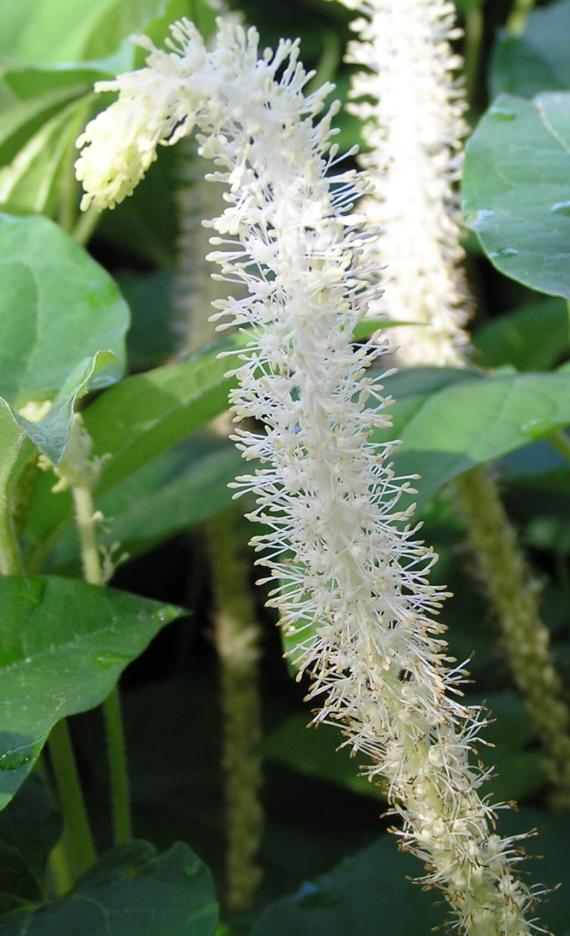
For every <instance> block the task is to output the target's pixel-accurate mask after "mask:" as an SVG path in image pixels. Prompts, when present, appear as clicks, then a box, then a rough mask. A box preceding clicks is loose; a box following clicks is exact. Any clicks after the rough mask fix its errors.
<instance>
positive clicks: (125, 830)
mask: <svg viewBox="0 0 570 936" xmlns="http://www.w3.org/2000/svg"><path fill="white" fill-rule="evenodd" d="M72 493H73V503H74V506H75V520H76V524H77V531H78V534H79V540H80V544H81V559H82V562H83V573H84V576H85V580H86V581H87V582H89V583H90V584H91V585H103V584H104V579H103V571H102V568H101V561H100V558H99V550H98V548H97V537H96V535H95V510H94V505H93V496H92V494H91V490H90V489H89V488H88V487H73V488H72ZM102 708H103V718H104V721H105V733H106V736H107V754H108V758H109V769H110V774H111V777H110V779H111V799H112V803H113V830H114V841H115V844H116V845H123V844H124V843H125V842H128V841H129V840H130V839H131V838H132V826H131V808H130V793H129V776H128V770H127V752H126V745H125V734H124V729H123V721H122V716H121V702H120V696H119V689H118V686H115V688H114V689H113V691H112V692H111V693H110V695H109V696H108V698H107V699H106V700H105V702H104V703H103V707H102Z"/></svg>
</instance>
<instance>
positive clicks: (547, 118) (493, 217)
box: [463, 92, 570, 299]
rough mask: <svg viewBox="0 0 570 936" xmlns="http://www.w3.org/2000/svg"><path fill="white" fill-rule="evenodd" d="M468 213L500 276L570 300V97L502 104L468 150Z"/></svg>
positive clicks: (501, 100) (500, 101) (465, 189)
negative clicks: (508, 277) (502, 274)
mask: <svg viewBox="0 0 570 936" xmlns="http://www.w3.org/2000/svg"><path fill="white" fill-rule="evenodd" d="M463 207H464V211H465V215H466V218H465V221H466V224H467V226H468V227H470V228H471V229H472V230H474V231H476V233H477V235H478V237H479V240H480V242H481V245H482V247H483V249H484V251H485V253H486V254H487V256H488V257H489V259H490V260H491V261H492V263H493V264H494V266H496V267H497V269H499V270H500V271H501V272H502V273H504V274H505V275H506V276H510V277H511V278H512V279H515V280H518V281H519V282H521V283H524V285H525V286H530V288H531V289H536V290H538V291H539V292H544V293H547V294H549V295H553V296H563V297H565V298H566V299H568V298H570V262H569V261H570V92H559V93H554V92H552V93H547V94H541V95H539V96H538V97H536V98H534V99H533V100H532V101H525V100H522V99H520V98H515V97H511V96H509V95H506V94H503V95H501V96H500V97H498V98H497V100H496V101H495V102H494V103H493V105H492V106H491V108H490V109H489V110H488V111H487V113H486V114H485V115H484V117H483V118H482V120H481V122H480V124H479V126H478V127H477V129H476V131H475V133H474V134H473V136H472V137H471V139H470V141H469V143H468V145H467V155H466V161H465V171H464V177H463Z"/></svg>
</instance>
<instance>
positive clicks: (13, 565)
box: [0, 497, 24, 575]
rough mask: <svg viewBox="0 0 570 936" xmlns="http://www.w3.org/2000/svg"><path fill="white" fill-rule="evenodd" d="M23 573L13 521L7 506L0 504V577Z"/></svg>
mask: <svg viewBox="0 0 570 936" xmlns="http://www.w3.org/2000/svg"><path fill="white" fill-rule="evenodd" d="M6 500H7V498H6V497H4V501H6ZM23 571H24V570H23V567H22V556H21V553H20V546H19V543H18V538H17V536H16V531H15V530H14V519H13V517H12V512H11V510H10V509H9V507H8V504H7V503H6V502H4V503H2V504H0V575H22V574H23Z"/></svg>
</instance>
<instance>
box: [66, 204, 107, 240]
mask: <svg viewBox="0 0 570 936" xmlns="http://www.w3.org/2000/svg"><path fill="white" fill-rule="evenodd" d="M100 220H101V212H100V211H99V210H98V209H97V208H95V206H94V205H91V207H90V208H88V209H87V211H84V212H83V213H82V214H81V215H80V216H79V218H78V220H77V223H76V224H75V227H74V228H73V231H72V232H71V233H72V237H73V240H74V241H75V243H76V244H79V245H80V246H81V247H85V244H86V243H87V242H88V241H89V240H90V238H91V235H92V234H93V231H94V230H95V228H96V227H97V224H98V223H99V221H100Z"/></svg>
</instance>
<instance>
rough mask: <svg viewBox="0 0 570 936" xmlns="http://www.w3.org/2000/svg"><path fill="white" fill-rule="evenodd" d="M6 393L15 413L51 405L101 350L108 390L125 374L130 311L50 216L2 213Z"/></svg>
mask: <svg viewBox="0 0 570 936" xmlns="http://www.w3.org/2000/svg"><path fill="white" fill-rule="evenodd" d="M0 273H1V277H0V395H1V396H3V397H4V398H5V399H6V400H7V401H8V402H9V403H10V404H12V405H13V406H14V407H15V408H19V407H20V406H22V405H23V404H25V403H27V402H29V401H30V400H41V401H43V400H49V399H53V398H54V397H55V395H56V394H57V392H58V391H59V390H60V389H61V387H62V385H63V384H64V382H65V381H66V380H67V379H68V378H69V375H70V374H71V373H72V372H73V371H74V370H75V369H76V368H77V367H78V366H79V365H84V364H85V361H86V359H91V358H92V357H93V356H94V355H96V354H97V353H98V352H101V351H110V352H112V353H113V356H114V357H113V359H112V360H111V359H108V360H107V361H106V362H105V363H106V366H105V367H104V368H103V369H101V370H100V371H99V372H98V373H97V374H96V375H95V376H94V382H93V383H92V386H93V387H98V388H101V387H104V386H107V385H108V384H110V383H113V382H114V381H115V380H117V379H118V378H119V377H121V375H122V373H123V369H124V361H125V351H124V339H125V332H126V330H127V328H128V324H129V312H128V307H127V305H126V303H125V301H124V299H123V298H122V297H121V294H120V293H119V290H118V288H117V285H116V284H115V282H114V280H113V279H112V278H111V277H110V276H109V274H108V273H106V272H105V270H103V269H102V267H100V266H99V264H98V263H96V262H95V261H94V260H92V259H91V257H90V256H89V255H88V254H87V253H86V251H85V250H83V249H82V248H81V247H79V246H78V245H77V244H75V243H74V242H73V240H72V239H71V238H70V237H69V236H68V235H67V234H65V233H64V232H63V231H62V230H61V229H60V228H59V227H58V226H57V225H55V224H53V223H52V222H51V221H48V220H47V218H16V217H10V216H9V215H2V214H0Z"/></svg>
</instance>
